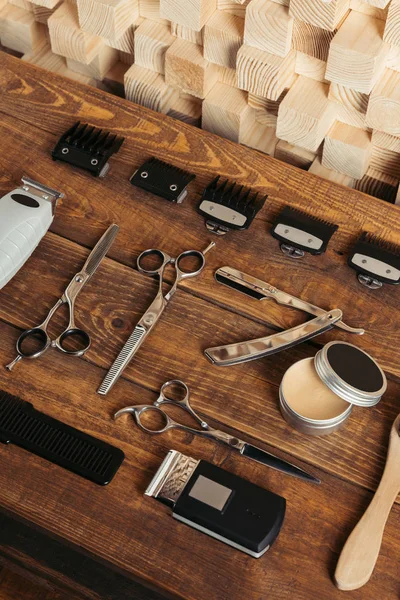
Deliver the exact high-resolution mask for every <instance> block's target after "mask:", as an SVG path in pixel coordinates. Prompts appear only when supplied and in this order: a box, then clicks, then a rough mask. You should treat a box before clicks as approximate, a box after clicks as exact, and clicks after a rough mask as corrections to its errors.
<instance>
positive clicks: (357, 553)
mask: <svg viewBox="0 0 400 600" xmlns="http://www.w3.org/2000/svg"><path fill="white" fill-rule="evenodd" d="M399 492H400V415H398V416H397V418H396V420H395V422H394V423H393V426H392V429H391V432H390V439H389V450H388V455H387V459H386V466H385V470H384V472H383V475H382V479H381V482H380V484H379V486H378V489H377V490H376V493H375V496H374V497H373V499H372V501H371V504H370V505H369V506H368V508H367V510H366V512H365V513H364V515H363V517H362V518H361V520H360V521H359V523H358V524H357V525H356V527H355V528H354V530H353V531H352V533H351V534H350V537H349V538H348V540H347V542H346V544H345V545H344V548H343V550H342V553H341V555H340V557H339V562H338V564H337V567H336V572H335V583H336V585H337V587H338V588H339V589H340V590H356V589H358V588H360V587H362V586H363V585H364V584H366V583H367V581H368V580H369V578H370V577H371V575H372V572H373V570H374V567H375V563H376V561H377V559H378V555H379V550H380V547H381V543H382V536H383V531H384V529H385V525H386V521H387V519H388V516H389V513H390V511H391V508H392V506H393V503H394V501H395V500H396V498H397V495H398V493H399Z"/></svg>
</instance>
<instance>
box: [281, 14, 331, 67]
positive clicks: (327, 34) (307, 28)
mask: <svg viewBox="0 0 400 600" xmlns="http://www.w3.org/2000/svg"><path fill="white" fill-rule="evenodd" d="M336 32H337V30H336V29H335V30H334V31H327V30H326V29H322V28H321V27H316V26H315V25H310V23H304V22H303V21H298V20H297V19H295V21H294V24H293V36H292V37H293V48H294V49H295V50H297V51H298V52H302V53H303V54H307V55H308V56H312V57H314V58H317V59H318V60H322V61H324V62H327V60H328V55H329V49H330V45H331V42H332V40H333V38H334V36H335V34H336Z"/></svg>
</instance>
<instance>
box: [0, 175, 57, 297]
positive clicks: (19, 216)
mask: <svg viewBox="0 0 400 600" xmlns="http://www.w3.org/2000/svg"><path fill="white" fill-rule="evenodd" d="M63 196H64V194H62V193H61V192H57V191H56V190H53V189H51V188H49V187H47V186H46V185H43V184H41V183H38V182H37V181H33V180H32V179H29V178H28V177H22V185H21V186H20V187H19V188H17V189H15V190H12V191H11V192H9V193H8V194H6V195H5V196H3V197H2V198H0V289H1V288H3V287H4V286H5V285H6V283H8V282H9V281H10V279H12V277H14V275H15V274H16V273H17V271H19V269H20V268H21V267H22V265H23V264H24V263H25V261H26V260H28V258H29V257H30V255H31V254H32V252H33V251H34V250H35V248H36V246H37V245H38V243H39V242H40V240H41V239H42V237H43V236H44V234H45V233H46V232H47V230H48V228H49V227H50V225H51V223H52V221H53V218H54V212H55V208H56V205H57V201H58V199H59V198H62V197H63Z"/></svg>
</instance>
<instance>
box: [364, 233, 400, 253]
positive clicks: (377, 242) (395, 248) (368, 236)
mask: <svg viewBox="0 0 400 600" xmlns="http://www.w3.org/2000/svg"><path fill="white" fill-rule="evenodd" d="M360 242H366V243H367V244H372V245H374V246H377V247H378V248H380V249H382V250H384V251H385V252H387V253H389V254H393V256H396V257H397V256H400V246H399V245H397V244H395V243H394V242H388V241H387V240H384V239H383V238H381V237H379V236H378V235H376V234H375V233H370V232H368V231H364V232H363V233H362V234H361V237H360Z"/></svg>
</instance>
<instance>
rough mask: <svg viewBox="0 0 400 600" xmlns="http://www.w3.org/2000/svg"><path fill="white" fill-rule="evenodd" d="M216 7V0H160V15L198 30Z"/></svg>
mask: <svg viewBox="0 0 400 600" xmlns="http://www.w3.org/2000/svg"><path fill="white" fill-rule="evenodd" d="M216 9H217V0H191V2H188V0H160V16H161V17H162V18H163V19H169V20H170V21H173V22H174V23H179V25H185V26H186V27H190V29H194V30H195V31H200V30H201V29H202V28H203V27H204V25H205V24H206V23H207V21H208V19H209V18H210V17H211V15H212V14H213V12H214V11H215V10H216Z"/></svg>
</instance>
